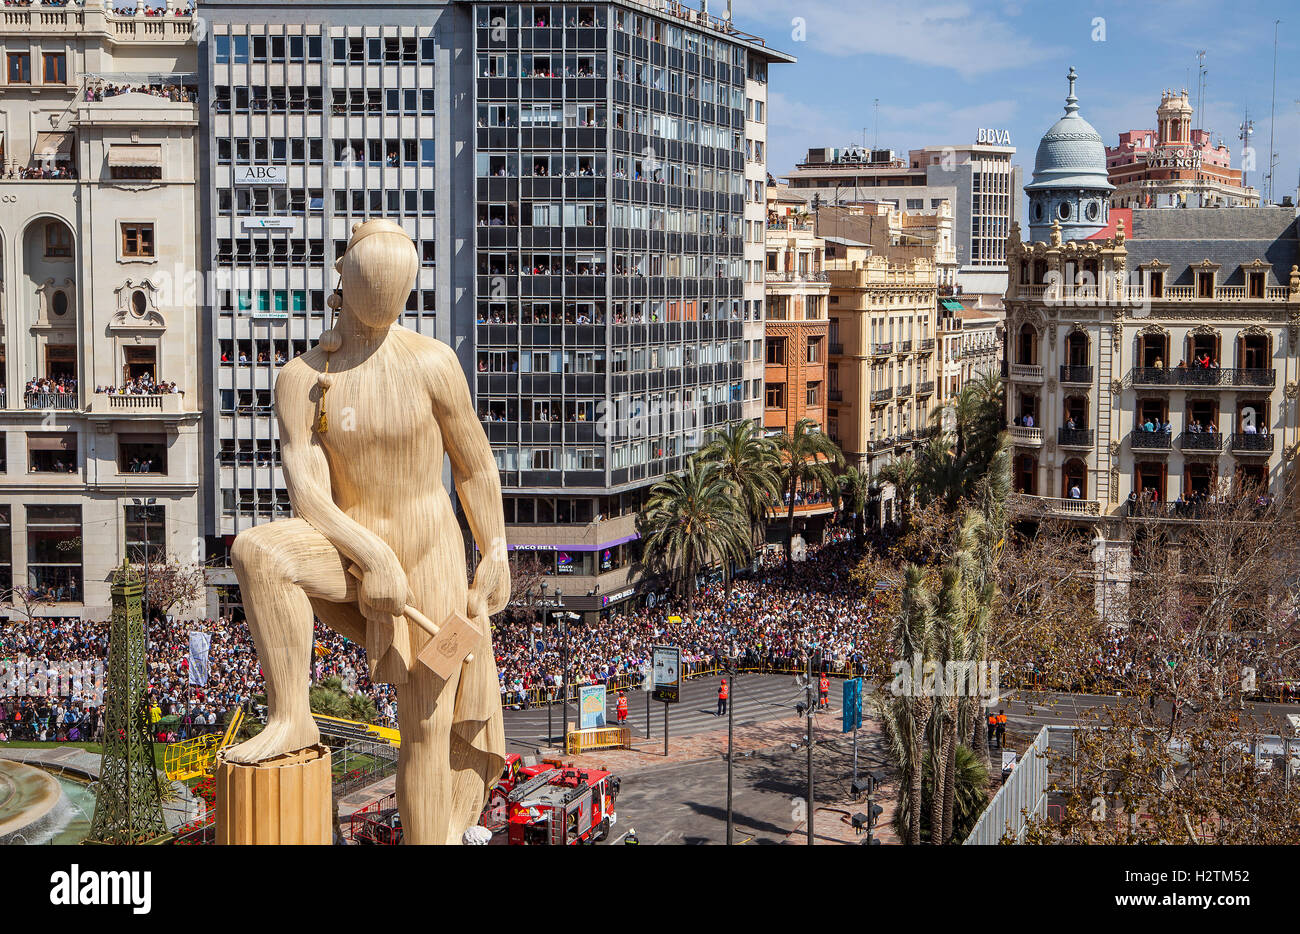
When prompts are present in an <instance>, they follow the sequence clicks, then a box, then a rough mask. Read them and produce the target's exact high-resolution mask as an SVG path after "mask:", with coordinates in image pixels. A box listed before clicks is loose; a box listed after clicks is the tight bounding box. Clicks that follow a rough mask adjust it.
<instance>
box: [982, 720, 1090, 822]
mask: <svg viewBox="0 0 1300 934" xmlns="http://www.w3.org/2000/svg"><path fill="white" fill-rule="evenodd" d="M1053 730H1059V731H1068V732H1069V733H1070V734H1071V742H1073V732H1074V728H1073V727H1052V726H1045V727H1043V728H1042V729H1041V730H1039V731H1038V735H1037V736H1036V737H1034V741H1033V742H1032V743H1031V744H1030V745H1029V748H1028V749H1026V750H1025V751H1024V753H1022V754H1021V756H1020V761H1019V762H1017V763H1016V767H1015V768H1014V769H1012V771H1011V775H1010V776H1009V777H1008V778H1007V780H1006V782H1005V783H1004V784H1003V785H1002V787H1001V788H999V789H998V793H997V794H995V795H994V796H993V800H992V801H990V802H989V804H988V807H986V808H985V809H984V813H983V814H981V815H980V817H979V820H977V821H976V822H975V826H974V827H973V828H972V829H971V832H970V833H969V834H968V835H967V836H966V839H965V840H963V841H962V845H963V846H996V845H997V844H999V843H1001V842H1002V839H1003V838H1004V837H1005V836H1007V835H1008V834H1011V835H1013V836H1014V837H1015V841H1016V842H1017V843H1020V842H1021V841H1022V840H1023V839H1024V834H1025V828H1026V825H1027V824H1028V822H1029V820H1030V819H1031V818H1035V817H1043V816H1045V815H1046V814H1047V784H1048V774H1047V771H1048V762H1047V749H1048V746H1049V745H1050V744H1051V733H1052V731H1053Z"/></svg>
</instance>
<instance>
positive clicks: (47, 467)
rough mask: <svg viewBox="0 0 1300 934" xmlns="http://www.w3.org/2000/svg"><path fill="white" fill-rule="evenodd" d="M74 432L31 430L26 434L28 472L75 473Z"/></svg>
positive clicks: (75, 449)
mask: <svg viewBox="0 0 1300 934" xmlns="http://www.w3.org/2000/svg"><path fill="white" fill-rule="evenodd" d="M76 470H77V434H76V432H58V433H55V432H31V433H29V434H28V435H27V472H28V473H75V472H76Z"/></svg>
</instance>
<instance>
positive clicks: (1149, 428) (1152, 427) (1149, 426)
mask: <svg viewBox="0 0 1300 934" xmlns="http://www.w3.org/2000/svg"><path fill="white" fill-rule="evenodd" d="M1142 430H1143V431H1155V430H1156V426H1155V425H1154V424H1153V423H1152V422H1151V419H1149V418H1148V419H1147V420H1146V421H1145V422H1143V423H1142Z"/></svg>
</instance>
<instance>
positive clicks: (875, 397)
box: [871, 387, 894, 403]
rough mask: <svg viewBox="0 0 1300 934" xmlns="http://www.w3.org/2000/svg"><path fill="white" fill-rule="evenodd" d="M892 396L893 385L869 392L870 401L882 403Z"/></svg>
mask: <svg viewBox="0 0 1300 934" xmlns="http://www.w3.org/2000/svg"><path fill="white" fill-rule="evenodd" d="M892 398H894V390H893V387H890V388H888V389H877V390H876V391H875V392H873V393H872V394H871V401H872V402H881V403H883V402H888V401H889V400H890V399H892Z"/></svg>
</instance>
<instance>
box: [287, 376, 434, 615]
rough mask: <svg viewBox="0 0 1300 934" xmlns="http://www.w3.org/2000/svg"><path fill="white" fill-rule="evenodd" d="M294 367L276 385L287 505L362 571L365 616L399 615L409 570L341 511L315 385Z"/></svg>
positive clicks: (407, 597) (379, 540) (406, 594)
mask: <svg viewBox="0 0 1300 934" xmlns="http://www.w3.org/2000/svg"><path fill="white" fill-rule="evenodd" d="M294 369H297V368H286V369H285V370H283V371H282V372H281V374H280V378H279V380H277V383H276V387H275V388H276V392H275V410H276V416H277V418H278V419H279V421H280V449H281V456H282V457H283V460H284V481H285V485H286V486H287V487H288V488H289V501H290V502H291V503H292V504H293V509H294V512H296V513H297V514H298V516H299V518H301V519H303V520H304V521H306V522H307V524H308V525H310V526H311V527H312V528H314V529H315V530H316V531H318V532H320V534H321V535H324V536H325V538H327V539H328V540H329V542H330V544H331V545H333V546H334V547H335V548H337V549H338V550H339V552H340V553H341V554H343V555H344V556H345V557H347V558H350V559H351V560H352V562H353V563H354V564H356V565H357V567H358V568H360V569H361V572H362V575H363V576H362V585H361V595H360V596H361V601H360V602H361V611H362V613H363V615H366V616H367V617H370V616H372V615H374V612H373V611H378V612H380V613H383V614H388V615H394V616H395V615H399V614H401V613H402V610H403V607H404V606H405V605H406V604H407V603H408V602H410V593H409V587H408V584H407V581H406V572H405V571H404V570H403V569H402V565H401V562H400V561H398V560H397V555H396V554H394V553H393V549H392V548H390V547H389V545H388V543H387V542H385V541H384V540H383V539H382V538H380V537H379V536H378V535H376V534H375V533H374V532H372V531H371V530H370V529H368V528H366V527H365V526H364V525H361V524H360V523H359V522H357V521H355V520H354V519H352V518H351V517H349V516H348V515H347V514H346V513H345V512H343V510H341V509H339V507H338V506H337V504H335V502H334V499H333V497H332V496H331V495H330V486H331V484H330V468H329V460H328V459H327V458H326V456H325V451H324V449H323V448H322V447H321V445H320V442H319V440H318V439H317V437H316V435H315V433H314V432H313V430H312V426H313V424H314V422H315V417H316V402H315V399H314V395H315V394H314V393H312V392H311V391H310V387H311V385H312V383H308V382H307V381H306V380H305V379H304V378H303V376H304V373H300V372H293V370H294ZM302 369H303V370H304V371H305V374H306V375H309V376H310V377H311V379H312V381H313V382H314V380H315V376H316V374H315V371H314V370H311V369H310V368H307V367H305V366H304V367H303V368H302ZM368 610H369V611H370V612H368Z"/></svg>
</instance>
